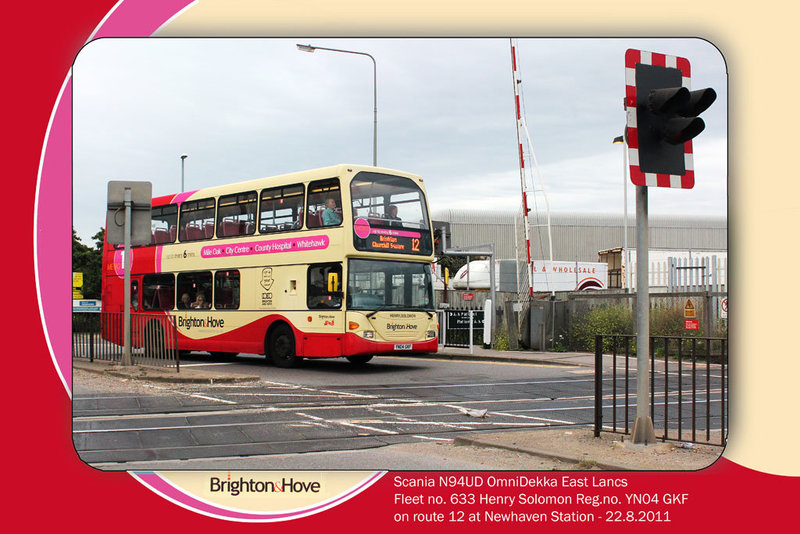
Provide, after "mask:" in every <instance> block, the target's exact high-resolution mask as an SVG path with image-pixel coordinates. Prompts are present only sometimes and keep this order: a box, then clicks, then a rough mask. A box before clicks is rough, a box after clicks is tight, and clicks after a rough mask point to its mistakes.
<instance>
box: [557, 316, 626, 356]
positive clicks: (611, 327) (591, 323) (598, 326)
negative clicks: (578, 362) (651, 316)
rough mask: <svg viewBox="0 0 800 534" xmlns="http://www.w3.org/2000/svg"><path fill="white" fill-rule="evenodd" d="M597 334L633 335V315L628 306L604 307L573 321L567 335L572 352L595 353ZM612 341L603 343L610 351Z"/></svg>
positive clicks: (604, 347)
mask: <svg viewBox="0 0 800 534" xmlns="http://www.w3.org/2000/svg"><path fill="white" fill-rule="evenodd" d="M597 334H603V335H616V334H628V335H629V334H633V314H632V313H631V310H630V309H628V307H627V306H602V307H598V308H594V309H591V310H589V311H588V312H586V313H584V314H582V315H580V316H578V317H576V318H575V320H573V321H572V324H571V325H570V327H569V332H568V334H567V338H568V344H569V346H570V347H571V348H572V350H586V351H594V341H595V336H596V335H597ZM611 343H612V342H611V340H610V339H609V340H605V341H604V342H603V345H604V346H603V350H604V351H606V350H610V348H611Z"/></svg>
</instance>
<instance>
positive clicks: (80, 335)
mask: <svg viewBox="0 0 800 534" xmlns="http://www.w3.org/2000/svg"><path fill="white" fill-rule="evenodd" d="M177 340H178V332H177V328H176V325H175V318H174V317H171V316H168V315H165V314H156V313H133V314H131V359H132V363H135V364H144V365H155V366H160V367H175V369H176V372H180V353H179V351H178V344H177ZM123 345H124V314H123V313H122V312H119V313H112V312H100V313H91V312H90V313H73V314H72V357H73V358H86V359H88V360H89V361H94V360H102V361H113V362H121V361H122V353H123Z"/></svg>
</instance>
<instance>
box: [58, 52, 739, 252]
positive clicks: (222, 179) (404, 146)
mask: <svg viewBox="0 0 800 534" xmlns="http://www.w3.org/2000/svg"><path fill="white" fill-rule="evenodd" d="M296 43H303V44H306V43H310V44H312V45H316V46H323V47H330V48H340V49H347V50H355V51H360V52H367V53H369V54H372V55H373V56H374V57H375V59H376V62H377V94H378V151H377V152H378V154H377V159H378V165H379V166H382V167H389V168H395V169H402V170H405V171H408V172H412V173H415V174H419V175H421V176H422V177H423V178H424V179H425V183H426V186H427V191H428V194H429V201H430V206H431V211H432V212H434V213H436V212H437V211H439V212H440V211H442V210H446V209H450V208H480V209H504V210H516V209H519V206H520V202H521V197H520V178H519V164H518V157H517V134H516V124H515V120H514V118H515V115H514V113H515V112H514V99H513V86H512V74H511V52H510V45H509V40H508V39H307V38H303V37H299V38H294V39H159V38H147V39H101V40H98V41H93V42H92V43H90V44H88V45H87V46H86V47H85V48H84V49H83V50H82V51H81V52H80V54H79V55H78V57H77V59H76V61H75V65H74V68H73V135H74V141H73V151H74V158H73V171H74V176H73V225H74V227H75V229H76V231H77V232H78V235H79V236H80V237H81V238H82V239H83V241H84V242H85V243H86V244H91V239H90V238H91V236H92V235H93V234H94V233H95V232H96V231H97V230H98V229H99V228H100V227H101V226H103V225H104V219H105V204H106V187H107V185H106V184H107V182H108V181H109V180H135V181H150V182H152V184H153V195H154V196H159V195H164V194H169V193H176V192H179V191H180V180H181V164H180V156H181V154H188V158H187V159H186V162H185V180H186V190H187V191H189V190H194V189H198V188H201V187H207V186H213V185H220V184H225V183H232V182H238V181H242V180H249V179H253V178H260V177H264V176H271V175H275V174H280V173H285V172H292V171H299V170H303V169H312V168H316V167H324V166H328V165H333V164H337V163H355V164H371V163H372V128H373V83H372V80H373V77H372V73H373V70H372V62H371V61H370V60H369V58H367V57H364V56H356V55H352V54H343V53H336V52H326V51H317V52H315V53H313V54H310V53H306V52H301V51H298V50H297V48H296V46H295V44H296ZM627 48H638V49H642V50H649V51H653V52H661V53H666V54H670V55H676V56H682V57H686V58H688V59H689V61H690V62H691V66H692V88H693V89H699V88H704V87H713V88H714V89H715V90H716V92H717V95H718V97H717V101H716V102H715V103H714V105H713V106H712V107H711V108H710V109H709V110H708V111H706V112H704V113H703V115H702V117H703V119H704V120H705V122H706V130H705V132H703V133H702V134H700V136H699V137H697V138H696V139H695V140H694V153H695V172H696V185H695V187H694V189H692V190H688V191H684V190H671V189H663V188H658V189H656V188H651V191H650V194H649V206H650V213H651V214H686V215H711V216H718V217H725V216H727V174H728V169H727V127H728V125H727V108H728V94H727V76H726V69H725V62H724V59H723V57H722V55H721V54H720V53H719V51H718V50H717V49H716V48H715V47H714V46H713V45H712V44H710V43H708V42H706V41H702V40H698V39H669V40H664V39H661V40H655V39H521V40H519V41H518V60H519V64H520V72H521V79H522V91H523V105H524V110H523V111H524V116H525V119H526V122H527V125H528V132H529V133H530V136H531V139H532V142H533V148H534V151H535V155H536V159H537V160H538V162H539V165H540V170H541V175H542V178H543V184H544V189H545V191H546V193H547V196H548V199H549V204H550V210H551V211H552V212H595V213H619V214H620V215H621V214H622V210H623V200H622V199H623V187H622V183H623V178H622V151H621V146H619V145H613V144H612V140H613V138H614V137H616V136H618V135H621V134H622V130H623V127H624V124H625V112H624V110H623V98H624V92H625V79H624V54H625V50H626V49H627ZM531 167H532V165H531ZM529 168H530V167H529ZM537 187H538V184H537ZM628 204H629V208H628V210H629V214H630V216H631V217H632V216H633V213H634V212H635V208H634V190H633V187H632V186H630V187H629V190H628ZM531 207H532V208H536V207H538V208H539V209H544V203H543V202H541V201H539V202H537V204H536V206H533V205H532V206H531Z"/></svg>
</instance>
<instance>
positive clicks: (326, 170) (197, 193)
mask: <svg viewBox="0 0 800 534" xmlns="http://www.w3.org/2000/svg"><path fill="white" fill-rule="evenodd" d="M361 171H372V172H378V173H383V174H393V175H396V176H403V177H406V178H411V179H412V180H416V181H418V182H420V183H422V182H423V180H422V178H421V177H420V176H419V175H416V174H412V173H409V172H405V171H399V170H396V169H389V168H385V167H372V166H370V165H354V164H349V163H340V164H338V165H331V166H329V167H319V168H316V169H309V170H305V171H297V172H291V173H285V174H279V175H276V176H267V177H263V178H256V179H253V180H245V181H242V182H235V183H231V184H225V185H218V186H212V187H204V188H201V189H195V190H193V191H186V192H184V193H173V194H168V195H162V196H159V197H154V198H153V205H154V206H163V205H165V204H180V203H181V202H183V201H185V200H188V199H190V198H207V197H218V196H220V195H227V194H231V193H236V192H240V191H247V190H253V189H263V188H265V187H269V186H271V185H280V184H283V183H286V184H290V183H297V182H310V181H314V180H321V179H324V178H333V177H337V176H342V175H344V174H345V173H346V172H351V173H352V174H353V176H355V175H356V174H357V173H358V172H361Z"/></svg>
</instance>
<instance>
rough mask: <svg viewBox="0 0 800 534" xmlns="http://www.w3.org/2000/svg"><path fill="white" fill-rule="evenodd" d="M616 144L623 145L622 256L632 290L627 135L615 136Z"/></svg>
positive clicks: (627, 283) (628, 286) (627, 279)
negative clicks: (629, 246)
mask: <svg viewBox="0 0 800 534" xmlns="http://www.w3.org/2000/svg"><path fill="white" fill-rule="evenodd" d="M614 144H615V145H622V198H623V200H622V202H623V210H622V212H623V217H624V219H623V221H622V228H623V235H624V238H623V239H624V241H623V246H622V257H623V258H624V259H625V262H624V266H623V269H624V271H625V291H630V287H631V279H630V272H631V269H630V261H629V260H630V258H629V257H628V145H627V143H626V142H625V136H623V135H620V136H619V137H615V138H614Z"/></svg>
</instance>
